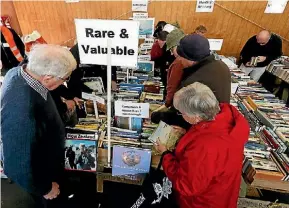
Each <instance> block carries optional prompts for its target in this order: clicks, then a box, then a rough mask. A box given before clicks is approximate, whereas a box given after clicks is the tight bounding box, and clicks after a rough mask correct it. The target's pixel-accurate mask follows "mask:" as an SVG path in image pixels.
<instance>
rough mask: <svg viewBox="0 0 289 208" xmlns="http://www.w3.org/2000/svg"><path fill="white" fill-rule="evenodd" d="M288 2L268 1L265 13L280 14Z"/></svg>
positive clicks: (279, 0)
mask: <svg viewBox="0 0 289 208" xmlns="http://www.w3.org/2000/svg"><path fill="white" fill-rule="evenodd" d="M287 1H288V0H268V3H267V7H266V9H265V13H273V14H282V13H283V12H284V10H285V8H286V5H287Z"/></svg>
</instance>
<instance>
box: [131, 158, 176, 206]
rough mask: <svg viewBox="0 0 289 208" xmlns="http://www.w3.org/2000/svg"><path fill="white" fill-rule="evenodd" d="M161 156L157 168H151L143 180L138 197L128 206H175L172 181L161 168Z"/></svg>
mask: <svg viewBox="0 0 289 208" xmlns="http://www.w3.org/2000/svg"><path fill="white" fill-rule="evenodd" d="M162 159H163V157H161V159H160V162H159V164H158V167H157V169H153V168H151V170H150V173H149V175H148V176H147V178H146V179H145V180H144V182H143V185H142V191H141V194H140V196H139V197H138V199H137V200H136V201H135V203H134V204H133V205H132V206H131V207H130V208H177V207H178V206H177V203H176V200H175V198H174V196H173V188H172V182H171V181H170V180H169V179H168V177H167V176H166V174H165V173H164V171H163V170H161V164H162Z"/></svg>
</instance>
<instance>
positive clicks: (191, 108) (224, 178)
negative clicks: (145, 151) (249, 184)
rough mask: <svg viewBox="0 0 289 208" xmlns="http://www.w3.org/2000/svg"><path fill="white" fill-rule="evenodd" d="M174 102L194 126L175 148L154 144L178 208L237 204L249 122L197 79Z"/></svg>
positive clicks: (221, 207)
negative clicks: (169, 148) (169, 149)
mask: <svg viewBox="0 0 289 208" xmlns="http://www.w3.org/2000/svg"><path fill="white" fill-rule="evenodd" d="M174 106H175V107H176V109H177V110H178V111H179V114H181V115H182V117H183V118H184V119H185V120H186V121H187V122H188V123H190V124H191V128H190V129H189V130H188V131H187V133H186V134H185V135H184V136H183V137H182V138H181V139H180V140H179V142H178V144H177V145H176V148H175V150H174V152H170V151H168V150H167V149H166V147H165V146H164V145H162V144H161V143H160V142H157V144H156V145H155V148H156V150H157V151H159V152H160V153H162V156H163V161H162V166H163V170H164V172H165V174H166V175H167V177H168V179H169V180H170V181H171V182H172V185H173V189H174V191H175V192H176V197H177V202H178V204H179V207H180V208H197V207H218V208H237V200H238V195H239V189H240V183H241V172H242V162H243V151H244V145H245V143H246V142H247V140H248V136H249V130H250V129H249V125H248V122H247V121H246V119H245V118H244V117H243V116H242V115H241V114H240V113H239V111H238V110H237V109H236V108H235V107H233V106H232V105H230V104H228V103H219V102H218V100H217V99H216V96H215V95H214V93H213V92H212V90H211V89H210V88H209V87H207V86H206V85H204V84H201V83H199V82H195V83H194V84H191V85H188V86H186V87H184V88H182V89H181V90H179V91H178V92H177V93H176V94H175V96H174Z"/></svg>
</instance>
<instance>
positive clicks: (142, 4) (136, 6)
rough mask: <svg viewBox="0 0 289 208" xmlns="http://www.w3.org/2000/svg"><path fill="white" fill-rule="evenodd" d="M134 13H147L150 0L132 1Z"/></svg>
mask: <svg viewBox="0 0 289 208" xmlns="http://www.w3.org/2000/svg"><path fill="white" fill-rule="evenodd" d="M132 11H133V12H147V11H148V0H132Z"/></svg>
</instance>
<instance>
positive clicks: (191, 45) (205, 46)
mask: <svg viewBox="0 0 289 208" xmlns="http://www.w3.org/2000/svg"><path fill="white" fill-rule="evenodd" d="M177 53H178V54H179V55H180V56H181V57H183V58H186V59H188V60H191V61H200V60H202V59H203V58H205V57H207V56H209V55H210V44H209V41H208V39H207V38H205V37H203V36H200V35H198V34H192V35H187V36H185V37H184V38H183V39H181V41H180V44H179V46H178V48H177Z"/></svg>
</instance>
